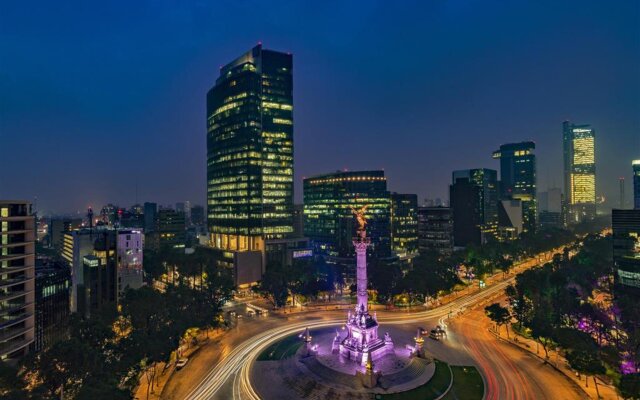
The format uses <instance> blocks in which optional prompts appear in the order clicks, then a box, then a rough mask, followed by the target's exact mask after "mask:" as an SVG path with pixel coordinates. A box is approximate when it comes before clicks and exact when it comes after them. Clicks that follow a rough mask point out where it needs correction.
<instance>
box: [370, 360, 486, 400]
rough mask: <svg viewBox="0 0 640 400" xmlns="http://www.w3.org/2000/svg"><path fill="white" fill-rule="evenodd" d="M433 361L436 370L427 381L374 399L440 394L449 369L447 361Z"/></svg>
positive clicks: (414, 399) (418, 399)
mask: <svg viewBox="0 0 640 400" xmlns="http://www.w3.org/2000/svg"><path fill="white" fill-rule="evenodd" d="M434 362H435V363H436V371H435V373H434V374H433V377H432V378H431V380H429V382H427V383H425V384H424V385H422V386H419V387H417V388H415V389H412V390H409V391H406V392H402V393H393V394H383V395H378V396H376V399H383V400H396V399H397V400H430V399H435V398H437V397H438V396H441V395H442V394H443V393H444V392H445V391H446V390H447V388H448V387H449V383H450V382H451V372H450V371H449V366H448V365H447V363H445V362H442V361H439V360H435V361H434ZM481 380H482V379H481Z"/></svg>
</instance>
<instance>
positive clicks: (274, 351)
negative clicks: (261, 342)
mask: <svg viewBox="0 0 640 400" xmlns="http://www.w3.org/2000/svg"><path fill="white" fill-rule="evenodd" d="M303 344H304V342H303V341H302V339H300V338H299V337H298V335H291V336H287V337H286V338H284V339H282V340H280V341H278V342H276V343H274V344H272V345H271V346H269V347H267V348H266V349H265V350H264V351H263V352H262V353H260V355H259V356H258V361H277V360H283V359H285V358H289V357H291V356H293V355H294V354H296V352H297V351H298V349H299V348H300V346H302V345H303Z"/></svg>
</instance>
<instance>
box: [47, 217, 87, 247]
mask: <svg viewBox="0 0 640 400" xmlns="http://www.w3.org/2000/svg"><path fill="white" fill-rule="evenodd" d="M81 226H82V219H81V218H69V217H54V218H51V219H50V220H49V226H48V228H49V232H48V233H49V247H52V248H54V249H55V250H57V251H62V246H63V240H62V239H63V237H64V233H65V232H70V231H72V230H74V229H78V228H80V227H81Z"/></svg>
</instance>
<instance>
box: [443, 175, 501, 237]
mask: <svg viewBox="0 0 640 400" xmlns="http://www.w3.org/2000/svg"><path fill="white" fill-rule="evenodd" d="M452 178H453V179H452V184H451V186H450V187H449V199H450V202H451V208H452V210H453V238H454V242H455V246H462V247H464V246H467V245H469V244H477V245H480V244H483V243H485V242H486V241H487V240H489V239H490V238H492V237H495V235H496V234H497V231H498V174H497V172H496V171H495V170H492V169H486V168H478V169H468V170H461V171H454V172H453V176H452Z"/></svg>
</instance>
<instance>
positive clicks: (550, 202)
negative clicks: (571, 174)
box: [538, 188, 564, 228]
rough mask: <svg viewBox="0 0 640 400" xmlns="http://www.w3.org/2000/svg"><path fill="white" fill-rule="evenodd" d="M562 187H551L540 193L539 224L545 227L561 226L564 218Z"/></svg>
mask: <svg viewBox="0 0 640 400" xmlns="http://www.w3.org/2000/svg"><path fill="white" fill-rule="evenodd" d="M562 202H563V201H562V189H560V188H549V189H548V190H547V191H546V192H539V193H538V212H539V213H538V224H539V225H540V226H541V227H543V228H560V227H562V226H563V224H564V222H563V218H562Z"/></svg>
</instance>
